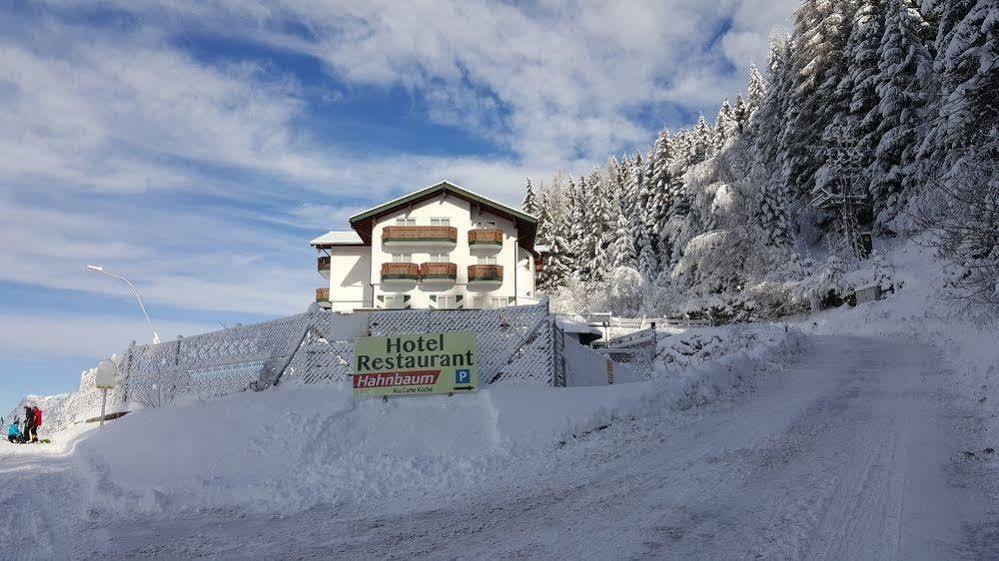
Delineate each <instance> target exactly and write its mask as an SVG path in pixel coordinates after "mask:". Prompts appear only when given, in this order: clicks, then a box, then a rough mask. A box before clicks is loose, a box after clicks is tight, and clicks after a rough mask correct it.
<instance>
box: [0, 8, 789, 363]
mask: <svg viewBox="0 0 999 561" xmlns="http://www.w3.org/2000/svg"><path fill="white" fill-rule="evenodd" d="M49 3H50V4H53V5H58V6H59V8H58V12H59V13H60V14H64V13H66V12H70V11H72V10H73V9H74V7H75V3H73V2H66V3H63V2H61V1H53V2H49ZM102 4H103V5H104V6H115V5H117V7H118V8H119V9H122V10H126V11H130V12H133V13H134V14H135V15H136V16H137V17H136V18H135V21H136V22H137V24H136V26H135V27H134V28H131V29H125V28H123V27H120V26H115V27H102V26H100V25H97V24H87V23H81V21H82V20H79V19H74V18H69V20H72V21H73V23H60V19H59V16H58V15H54V16H41V17H38V18H36V19H29V20H26V21H23V22H20V21H11V20H10V19H9V18H8V19H3V16H0V32H3V33H2V34H0V115H2V116H3V119H4V124H3V126H2V127H0V214H2V215H3V217H4V220H3V221H0V239H2V240H3V248H4V257H3V267H0V280H6V281H16V282H23V283H28V284H31V285H35V286H38V287H44V288H72V289H79V290H84V291H88V292H94V293H101V294H114V295H119V296H121V297H122V298H128V297H129V296H128V294H127V293H126V292H124V290H123V287H120V286H115V285H114V283H112V282H111V281H110V280H109V279H106V278H102V277H98V276H96V275H93V274H90V273H87V272H86V271H84V269H83V266H84V265H85V264H87V263H90V262H99V263H102V264H104V265H106V266H108V267H109V268H115V269H119V270H122V271H124V272H127V273H129V275H130V276H131V277H132V278H133V280H135V281H136V282H137V283H138V284H139V285H140V286H141V288H142V291H143V294H144V295H145V297H146V299H147V300H148V301H149V302H150V303H151V305H152V306H154V307H155V306H157V305H169V306H172V307H178V308H187V309H208V310H232V311H242V312H252V313H259V314H268V315H283V314H287V313H294V312H297V311H300V310H302V309H304V307H305V305H306V304H307V303H308V302H309V300H310V294H311V289H312V288H314V287H315V286H319V285H320V284H321V283H322V282H323V279H322V278H321V277H319V276H318V275H317V274H316V273H315V264H314V257H313V255H312V254H311V251H310V249H309V247H308V246H307V242H308V240H309V239H310V238H311V237H312V236H313V235H318V234H319V233H322V230H323V229H325V228H342V227H346V218H347V216H349V215H350V214H352V213H353V212H355V211H356V210H357V209H359V208H361V207H366V206H368V203H369V202H372V203H373V202H377V201H379V200H381V199H383V198H385V197H387V196H390V195H396V194H399V193H400V192H401V191H406V190H410V189H415V188H418V187H422V186H425V185H430V184H433V183H436V182H437V181H439V180H441V179H450V180H452V181H455V182H457V183H459V184H462V185H465V186H467V187H469V188H472V189H474V190H477V191H480V192H483V193H485V194H489V195H492V196H496V197H498V198H499V199H500V200H502V201H504V202H507V203H511V204H516V203H517V202H519V200H520V197H521V189H522V187H523V182H524V179H525V177H527V176H530V177H533V178H534V179H535V181H536V182H537V181H540V180H543V179H546V178H548V177H551V176H552V175H553V174H554V173H555V172H556V171H559V170H564V171H567V172H570V173H579V172H584V171H588V170H590V169H592V166H593V165H594V164H603V163H604V162H605V161H606V159H607V157H608V156H609V155H610V154H611V153H612V152H618V151H621V150H623V149H627V148H630V147H643V146H645V145H647V144H648V143H650V142H651V141H652V139H653V137H654V133H655V130H656V129H658V128H659V127H661V126H662V125H663V124H664V123H663V122H644V121H643V120H641V119H639V118H636V117H635V114H636V109H638V108H645V107H650V106H652V107H653V108H654V107H655V106H656V105H657V104H662V103H664V102H669V103H675V104H679V105H681V106H682V107H683V108H684V109H687V110H698V109H705V110H706V111H713V110H714V107H715V105H716V104H717V102H718V101H719V100H720V98H721V96H722V95H730V94H732V93H734V91H735V90H736V89H738V88H739V87H742V82H743V80H744V75H745V73H744V72H742V70H741V69H742V68H743V67H745V65H747V64H748V63H749V62H750V61H753V60H756V61H757V62H762V61H760V60H759V57H765V55H766V37H767V35H768V34H769V32H770V30H771V29H772V28H773V27H774V26H783V25H786V21H787V19H788V17H789V16H790V10H791V9H792V8H793V7H794V5H795V4H797V0H778V1H769V0H723V1H720V2H702V1H700V0H655V1H653V0H648V1H644V2H639V1H635V2H603V1H596V0H585V1H580V2H567V1H565V2H563V1H559V0H543V1H541V2H538V3H533V4H529V5H524V6H515V5H512V4H509V3H503V2H487V1H485V0H464V1H461V0H452V1H428V0H423V1H416V2H408V3H398V2H390V1H388V0H363V1H362V0H351V1H347V0H344V1H341V2H335V3H331V2H325V1H319V0H313V1H299V2H291V1H282V0H275V1H263V0H260V1H252V0H251V1H239V2H237V1H229V0H223V1H219V2H203V1H201V0H177V1H171V2H161V3H158V4H157V3H155V2H141V3H140V2H132V1H126V0H118V1H117V2H115V0H105V1H104V2H103V3H102ZM726 19H730V20H731V21H730V23H731V26H730V29H729V31H728V32H727V33H726V34H725V35H724V36H723V37H721V38H720V40H719V41H718V43H717V46H716V47H715V49H714V50H712V51H711V52H707V53H704V52H702V48H703V46H704V42H705V41H706V40H707V38H708V37H710V36H711V35H712V34H714V33H715V32H716V31H717V29H718V28H719V26H721V25H722V23H723V21H725V20H726ZM66 21H68V20H66ZM301 29H304V30H305V32H304V33H302V32H299V31H289V30H301ZM179 31H196V32H198V33H200V34H204V35H213V34H214V35H218V36H220V37H225V38H228V39H234V40H238V41H245V42H249V43H257V44H260V45H263V46H264V47H269V48H277V49H283V50H286V51H292V52H295V53H298V54H303V55H306V56H309V57H313V58H314V59H316V60H318V61H320V62H321V63H322V64H323V65H324V68H325V69H326V71H328V72H329V73H330V74H332V75H335V76H336V78H337V79H338V81H341V82H343V83H344V88H343V89H339V88H338V89H337V90H336V91H334V92H331V93H329V95H326V96H322V97H323V99H324V103H330V102H333V103H339V102H341V101H343V100H344V99H345V98H346V97H349V96H350V95H351V89H350V88H351V87H354V86H365V87H371V86H374V87H377V88H386V89H388V88H396V87H403V88H406V89H408V90H409V91H410V92H412V93H413V94H414V95H413V97H414V99H419V100H422V101H423V103H425V106H421V109H425V110H426V118H428V119H430V120H434V121H436V122H440V123H444V124H447V125H449V126H453V127H456V128H458V129H462V130H463V131H464V133H465V134H467V135H469V136H472V137H475V136H478V137H480V138H484V139H487V140H489V141H492V142H494V143H496V144H497V145H499V146H500V147H501V148H505V149H506V151H505V153H508V154H511V156H503V157H499V158H494V157H488V156H456V157H450V156H446V155H445V156H428V155H426V154H422V153H418V152H408V153H385V152H384V151H377V153H376V155H371V156H364V155H360V156H359V155H358V154H357V152H356V148H354V149H350V148H347V147H348V146H353V144H351V143H350V142H348V141H350V140H353V139H346V138H343V139H342V142H341V137H339V136H338V131H336V130H333V131H325V132H326V133H328V134H325V135H324V140H323V141H322V142H320V141H318V140H316V139H315V138H312V137H311V136H310V134H309V129H308V127H305V126H303V122H304V121H306V119H304V117H307V116H308V114H307V111H308V109H309V108H308V107H307V105H306V103H307V97H306V96H305V94H304V93H303V92H304V90H303V89H302V87H301V86H300V85H299V83H298V80H297V78H296V77H295V76H294V75H293V74H292V70H293V69H287V68H280V67H278V68H275V67H271V66H268V65H264V64H259V65H258V64H256V63H253V62H249V63H243V64H228V65H227V64H212V63H208V62H205V61H203V60H199V59H196V58H195V57H194V56H193V55H191V54H190V53H188V52H186V51H184V50H183V48H182V47H181V46H178V44H177V43H175V42H174V41H175V34H176V33H177V32H179ZM725 62H729V63H732V64H734V65H735V67H736V68H739V69H740V71H739V72H737V73H736V74H734V75H733V74H731V73H730V72H729V70H728V69H727V65H726V64H723V63H725ZM672 112H673V111H666V113H672ZM428 148H432V147H428ZM427 152H428V153H434V152H435V151H433V150H427ZM208 170H212V171H208ZM192 194H193V195H199V196H200V195H210V196H211V197H213V198H215V199H217V200H219V201H229V202H231V203H232V204H230V205H228V206H226V205H224V204H222V203H221V202H220V203H218V204H217V206H213V207H210V208H206V207H194V208H192V207H190V206H187V203H186V202H185V201H186V199H184V197H190V196H191V195H192ZM260 201H263V202H260ZM345 201H346V202H345ZM290 226H295V227H297V228H298V229H297V230H296V231H292V230H290V229H289V227H290ZM311 230H314V231H311ZM0 319H3V324H2V330H0V336H2V335H5V334H8V333H9V334H10V335H11V339H10V340H11V341H22V342H23V340H25V339H31V338H32V335H31V334H32V333H34V334H46V333H58V334H60V335H64V336H66V337H73V336H74V335H73V334H72V333H68V332H66V330H67V329H69V328H67V327H65V326H62V327H60V326H54V325H52V322H48V323H47V321H48V320H47V318H35V319H33V318H13V317H10V316H8V317H4V318H0ZM63 319H64V318H63ZM21 320H23V321H21ZM12 321H20V325H21V326H22V327H21V328H18V327H16V326H14V325H13V324H12V323H11V322H12ZM53 321H54V322H55V323H58V321H61V319H59V318H57V319H56V320H53ZM126 324H127V325H129V326H131V327H129V328H127V329H126V328H124V327H121V326H120V325H119V324H116V323H114V322H110V323H107V322H105V321H104V320H103V319H102V320H100V321H94V322H91V323H88V324H86V325H83V326H82V329H81V330H82V331H86V334H85V335H84V336H82V337H79V339H78V341H76V342H74V343H72V345H75V347H74V349H75V350H74V352H76V351H79V350H83V349H84V348H91V347H92V348H94V349H103V348H104V347H101V345H103V343H101V342H100V341H90V340H89V339H88V338H89V337H107V340H108V341H111V340H113V341H114V343H115V344H114V346H113V347H110V350H116V349H118V348H120V346H121V341H120V340H119V339H121V338H122V337H125V331H128V332H129V333H131V334H132V335H131V336H132V337H134V336H135V333H136V332H135V331H134V329H137V328H136V327H135V324H134V322H131V321H128V322H126ZM102 325H109V326H110V327H109V328H107V329H103V328H102V327H101V326H102ZM209 327H211V326H209ZM138 329H140V331H141V326H140V327H139V328H138ZM164 329H165V330H167V331H169V330H170V329H168V328H166V327H165V328H164ZM47 330H54V331H47ZM173 330H174V331H177V330H180V331H184V332H187V329H186V328H182V326H178V327H177V328H176V329H173ZM16 331H20V333H15V332H16ZM101 333H104V334H103V335H102V334H101ZM46 336H47V335H38V336H37V340H38V341H46V339H45V337H46ZM102 340H103V339H102ZM81 341H82V342H81ZM25 344H27V342H25ZM88 345H89V347H88ZM9 348H12V347H9ZM46 348H52V347H51V346H47V347H46Z"/></svg>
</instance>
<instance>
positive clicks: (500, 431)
mask: <svg viewBox="0 0 999 561" xmlns="http://www.w3.org/2000/svg"><path fill="white" fill-rule="evenodd" d="M782 333H783V332H782ZM759 343H760V344H759V345H757V346H756V347H754V348H751V349H749V350H748V351H743V352H738V353H735V354H732V355H729V356H727V357H724V358H723V359H722V360H719V361H716V362H708V363H704V364H702V365H701V366H700V367H699V368H697V369H696V370H692V371H691V372H690V373H689V374H688V375H686V376H673V377H661V378H659V379H657V380H653V381H650V382H638V383H631V384H618V385H613V386H601V387H581V388H545V387H538V386H527V385H510V386H505V387H496V386H492V387H490V388H488V389H485V390H482V391H480V392H478V393H476V394H473V395H464V396H460V397H455V398H448V397H446V396H433V397H425V398H413V399H395V400H390V401H388V402H382V401H379V400H361V401H357V402H355V401H354V400H353V398H352V395H351V389H350V388H349V387H346V386H343V385H329V386H315V387H309V388H292V387H286V388H275V389H271V390H268V391H265V392H259V393H246V394H237V395H233V396H230V397H228V398H225V399H221V400H217V401H211V402H193V403H184V404H178V405H176V406H172V407H167V408H162V409H157V410H142V411H138V412H136V413H133V414H131V415H129V416H128V417H126V418H125V419H123V420H122V421H118V422H113V423H110V424H109V425H108V426H107V427H106V428H105V429H104V430H103V431H91V432H89V433H88V434H87V438H83V439H81V440H80V441H79V443H78V444H77V446H76V455H75V458H76V460H77V468H78V471H79V473H80V474H81V475H82V477H83V479H84V481H86V482H87V485H86V499H85V501H86V503H87V508H90V509H92V510H93V512H104V513H105V514H106V515H107V516H118V515H121V513H122V512H132V513H137V514H142V513H144V514H149V515H156V514H158V513H164V512H201V511H205V510H206V509H230V508H237V509H243V510H247V511H257V512H278V513H281V512H284V513H288V512H300V511H303V510H306V509H309V508H310V507H313V506H316V505H320V504H322V505H330V506H334V507H337V508H342V509H351V508H361V507H362V506H363V507H364V508H370V507H371V504H372V503H373V502H378V501H385V502H387V503H388V502H390V501H400V500H404V499H407V500H418V498H419V497H421V496H425V495H435V496H443V495H449V494H455V493H461V492H462V491H463V490H467V489H472V488H474V489H475V490H476V491H482V490H484V489H488V488H490V487H491V486H495V485H500V484H510V483H511V482H516V481H517V477H519V475H518V474H521V476H522V474H523V473H525V471H524V469H523V466H522V464H523V463H524V462H532V463H534V464H541V465H542V468H541V469H539V470H538V471H537V472H536V473H544V472H545V470H544V469H543V465H547V464H545V462H547V461H548V458H549V456H550V451H551V450H552V449H554V448H556V447H558V446H560V443H564V442H565V441H566V440H569V439H571V438H572V437H573V436H576V435H581V434H585V433H587V432H589V431H593V430H595V429H597V428H599V427H602V426H605V425H608V424H610V423H613V422H614V421H615V420H616V419H625V418H633V417H640V416H649V415H663V414H669V413H670V412H673V411H680V410H684V409H687V408H689V407H693V406H696V405H699V404H703V403H709V402H712V401H714V400H717V399H719V398H722V397H724V396H730V395H733V394H734V393H735V392H741V391H745V389H747V388H748V387H750V382H751V380H752V378H753V376H755V375H756V374H758V373H760V372H764V371H767V370H768V368H769V362H768V361H769V360H770V359H771V358H774V357H775V355H776V354H785V353H789V352H795V351H796V350H797V348H798V345H799V343H800V336H799V335H798V334H797V333H796V332H794V331H792V332H790V333H787V334H786V336H785V337H783V339H782V340H780V341H776V340H774V341H764V340H763V339H759Z"/></svg>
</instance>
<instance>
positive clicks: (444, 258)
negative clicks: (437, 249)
mask: <svg viewBox="0 0 999 561" xmlns="http://www.w3.org/2000/svg"><path fill="white" fill-rule="evenodd" d="M430 262H431V263H450V262H451V254H450V253H431V254H430Z"/></svg>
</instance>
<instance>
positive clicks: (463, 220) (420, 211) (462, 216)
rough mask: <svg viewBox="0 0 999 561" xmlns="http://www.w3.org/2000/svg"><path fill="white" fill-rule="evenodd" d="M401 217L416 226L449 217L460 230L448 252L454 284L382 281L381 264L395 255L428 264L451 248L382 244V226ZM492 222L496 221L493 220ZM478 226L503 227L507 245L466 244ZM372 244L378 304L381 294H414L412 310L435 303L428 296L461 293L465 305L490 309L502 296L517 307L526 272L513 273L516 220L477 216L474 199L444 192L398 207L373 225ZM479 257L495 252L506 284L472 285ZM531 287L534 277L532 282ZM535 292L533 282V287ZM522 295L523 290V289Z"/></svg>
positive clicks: (501, 228)
mask: <svg viewBox="0 0 999 561" xmlns="http://www.w3.org/2000/svg"><path fill="white" fill-rule="evenodd" d="M398 218H413V219H415V220H416V225H417V226H430V225H431V223H430V220H431V218H448V219H449V220H450V226H454V227H455V228H457V230H458V240H457V242H458V243H457V246H456V247H455V248H454V249H451V250H450V253H451V256H450V259H451V261H450V262H451V263H454V264H456V265H457V269H458V271H457V273H458V275H457V276H458V278H457V280H456V282H455V283H454V285H453V286H447V285H445V286H443V287H441V286H433V285H425V284H423V283H419V284H417V285H416V286H415V287H414V288H412V289H410V290H399V289H398V288H397V287H395V286H392V285H391V284H390V285H382V283H381V266H382V263H385V262H391V261H392V254H393V253H410V254H412V262H413V263H417V264H420V263H425V262H428V261H429V260H430V254H431V253H435V252H438V251H447V250H445V249H441V248H440V247H439V246H434V245H427V246H419V247H405V248H397V247H385V246H384V244H383V243H382V230H383V229H384V228H385V227H386V226H394V225H396V219H398ZM489 222H494V223H495V224H489ZM477 227H484V228H499V229H500V230H502V231H503V245H502V247H501V248H500V249H499V250H498V251H497V250H496V249H491V250H479V249H477V250H475V251H474V252H473V251H472V250H471V249H470V248H469V246H468V231H469V230H471V229H474V228H477ZM371 239H372V243H371V278H372V282H373V284H374V297H375V306H376V307H378V306H379V304H380V302H379V301H378V297H379V296H385V295H408V296H409V297H410V299H409V302H408V305H409V306H410V307H412V308H431V307H435V306H434V305H433V302H431V300H430V295H451V294H460V295H462V296H463V300H462V303H461V304H462V307H465V308H484V307H492V299H493V298H500V299H502V300H503V302H504V303H505V304H506V305H513V304H514V303H515V302H514V301H510V299H512V298H515V297H516V296H517V294H518V292H521V289H520V286H519V285H520V283H523V282H526V280H525V278H524V275H517V276H516V277H515V275H514V271H516V269H517V264H516V258H517V255H518V245H517V226H516V224H515V223H514V222H512V221H510V220H507V219H505V218H500V217H498V216H496V215H493V214H490V213H489V212H488V211H486V210H482V211H481V212H480V211H478V210H476V211H475V214H474V215H473V211H472V203H470V202H469V201H466V200H465V199H462V198H459V197H456V196H454V195H447V194H446V193H441V194H440V195H438V196H437V197H435V198H433V199H430V200H427V201H423V202H421V203H417V204H414V205H413V206H412V207H407V208H400V209H398V210H397V211H396V212H393V213H391V214H388V215H386V216H383V217H381V218H379V219H378V220H377V221H376V222H375V224H374V225H373V228H372V237H371ZM478 255H491V256H495V257H496V264H497V265H502V266H503V283H502V285H500V286H498V287H495V288H494V287H487V288H469V287H468V286H467V283H468V266H469V265H476V264H478V263H479V261H478V258H477V256H478ZM531 284H532V285H533V280H532V281H531ZM531 290H532V292H533V286H532V287H531ZM521 293H522V292H521Z"/></svg>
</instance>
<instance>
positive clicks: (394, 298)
mask: <svg viewBox="0 0 999 561" xmlns="http://www.w3.org/2000/svg"><path fill="white" fill-rule="evenodd" d="M385 307H386V308H388V309H390V310H400V309H402V308H405V307H406V297H405V296H402V295H399V294H395V295H387V296H385Z"/></svg>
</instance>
